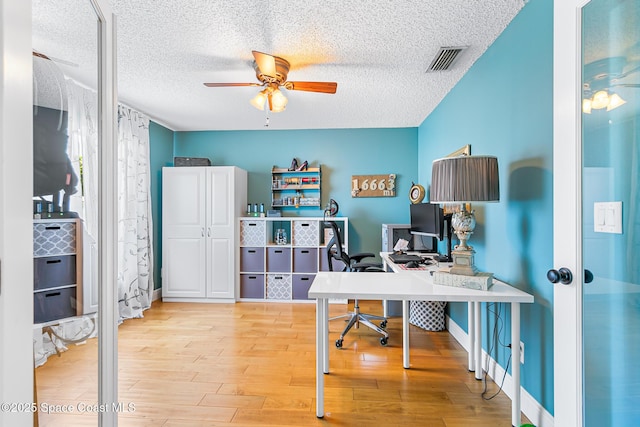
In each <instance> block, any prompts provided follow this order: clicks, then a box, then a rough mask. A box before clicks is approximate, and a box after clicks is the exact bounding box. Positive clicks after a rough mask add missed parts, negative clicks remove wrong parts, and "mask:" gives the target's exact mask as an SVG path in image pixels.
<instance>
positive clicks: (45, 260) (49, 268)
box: [33, 255, 76, 291]
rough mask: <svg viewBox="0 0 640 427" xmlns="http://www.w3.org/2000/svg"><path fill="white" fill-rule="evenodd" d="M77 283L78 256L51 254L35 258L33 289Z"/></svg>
mask: <svg viewBox="0 0 640 427" xmlns="http://www.w3.org/2000/svg"><path fill="white" fill-rule="evenodd" d="M75 283H76V256H75V255H63V256H50V257H42V258H35V259H34V260H33V289H34V290H36V291H37V290H39V289H48V288H55V287H59V286H68V285H73V284H75Z"/></svg>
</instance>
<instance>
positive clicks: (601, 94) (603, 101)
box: [591, 90, 609, 110]
mask: <svg viewBox="0 0 640 427" xmlns="http://www.w3.org/2000/svg"><path fill="white" fill-rule="evenodd" d="M607 105H609V94H608V93H607V91H606V90H599V91H597V92H596V93H594V94H593V98H592V99H591V108H593V109H594V110H601V109H603V108H605V107H606V106H607Z"/></svg>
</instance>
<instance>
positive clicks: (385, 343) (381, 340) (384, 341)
mask: <svg viewBox="0 0 640 427" xmlns="http://www.w3.org/2000/svg"><path fill="white" fill-rule="evenodd" d="M388 340H389V339H388V338H387V337H382V338H380V344H382V345H387V341H388Z"/></svg>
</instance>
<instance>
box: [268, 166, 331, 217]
mask: <svg viewBox="0 0 640 427" xmlns="http://www.w3.org/2000/svg"><path fill="white" fill-rule="evenodd" d="M320 184H321V173H320V166H318V167H317V168H307V169H306V170H303V171H290V170H288V169H282V168H277V167H274V168H273V169H271V207H272V208H279V209H280V208H301V207H303V208H304V207H313V208H319V207H320V205H321V204H320Z"/></svg>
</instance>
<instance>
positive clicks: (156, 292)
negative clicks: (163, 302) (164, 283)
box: [151, 288, 162, 301]
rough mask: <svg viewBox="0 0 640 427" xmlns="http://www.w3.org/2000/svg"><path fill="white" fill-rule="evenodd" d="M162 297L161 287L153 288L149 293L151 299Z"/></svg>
mask: <svg viewBox="0 0 640 427" xmlns="http://www.w3.org/2000/svg"><path fill="white" fill-rule="evenodd" d="M159 299H162V288H158V289H154V290H153V292H152V293H151V301H158V300H159Z"/></svg>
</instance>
